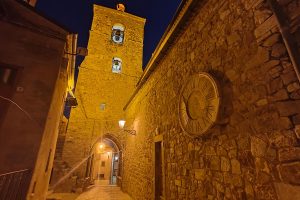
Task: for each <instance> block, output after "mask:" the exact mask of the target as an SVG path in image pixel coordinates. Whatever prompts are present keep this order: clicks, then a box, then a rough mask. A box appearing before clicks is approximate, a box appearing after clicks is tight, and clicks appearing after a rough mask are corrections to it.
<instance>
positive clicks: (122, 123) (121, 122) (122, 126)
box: [119, 119, 136, 135]
mask: <svg viewBox="0 0 300 200" xmlns="http://www.w3.org/2000/svg"><path fill="white" fill-rule="evenodd" d="M125 123H126V121H125V120H123V119H121V120H119V127H120V128H121V129H123V131H125V132H127V133H129V134H131V135H136V131H135V130H128V129H124V126H125Z"/></svg>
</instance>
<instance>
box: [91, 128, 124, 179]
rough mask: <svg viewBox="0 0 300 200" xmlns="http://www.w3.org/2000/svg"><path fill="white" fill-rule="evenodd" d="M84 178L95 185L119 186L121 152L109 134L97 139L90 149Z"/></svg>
mask: <svg viewBox="0 0 300 200" xmlns="http://www.w3.org/2000/svg"><path fill="white" fill-rule="evenodd" d="M90 155H91V157H90V159H89V161H88V165H87V170H86V176H87V177H89V178H90V180H91V183H93V184H97V185H120V181H119V180H120V176H121V166H122V162H121V160H122V150H121V147H120V143H119V142H118V140H117V139H116V138H115V137H114V136H113V135H111V134H105V135H103V137H101V138H99V139H98V140H97V141H96V142H95V143H94V144H93V146H92V148H91V154H90Z"/></svg>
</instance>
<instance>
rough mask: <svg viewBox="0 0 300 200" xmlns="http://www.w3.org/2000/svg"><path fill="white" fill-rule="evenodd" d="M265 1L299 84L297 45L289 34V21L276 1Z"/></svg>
mask: <svg viewBox="0 0 300 200" xmlns="http://www.w3.org/2000/svg"><path fill="white" fill-rule="evenodd" d="M267 1H268V3H269V6H270V7H271V9H272V11H273V13H274V16H275V18H276V20H277V24H278V28H279V31H280V33H281V36H282V38H283V41H284V44H285V46H286V49H287V51H288V54H289V56H290V59H291V62H292V64H293V67H294V70H295V72H296V75H297V78H298V81H299V82H300V73H299V71H300V54H299V51H298V48H297V43H296V41H295V39H294V37H293V35H292V34H291V33H290V27H289V20H288V18H287V17H286V15H285V13H284V12H283V10H282V8H281V6H280V5H279V4H278V2H277V0H267Z"/></svg>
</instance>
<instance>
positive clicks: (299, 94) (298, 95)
mask: <svg viewBox="0 0 300 200" xmlns="http://www.w3.org/2000/svg"><path fill="white" fill-rule="evenodd" d="M290 97H291V98H292V99H295V100H297V99H300V90H298V91H295V92H292V93H291V94H290Z"/></svg>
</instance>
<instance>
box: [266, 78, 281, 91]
mask: <svg viewBox="0 0 300 200" xmlns="http://www.w3.org/2000/svg"><path fill="white" fill-rule="evenodd" d="M282 87H283V83H282V80H281V78H276V79H273V80H271V82H270V84H269V88H268V89H269V94H273V93H275V92H276V91H278V90H280V89H281V88H282Z"/></svg>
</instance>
